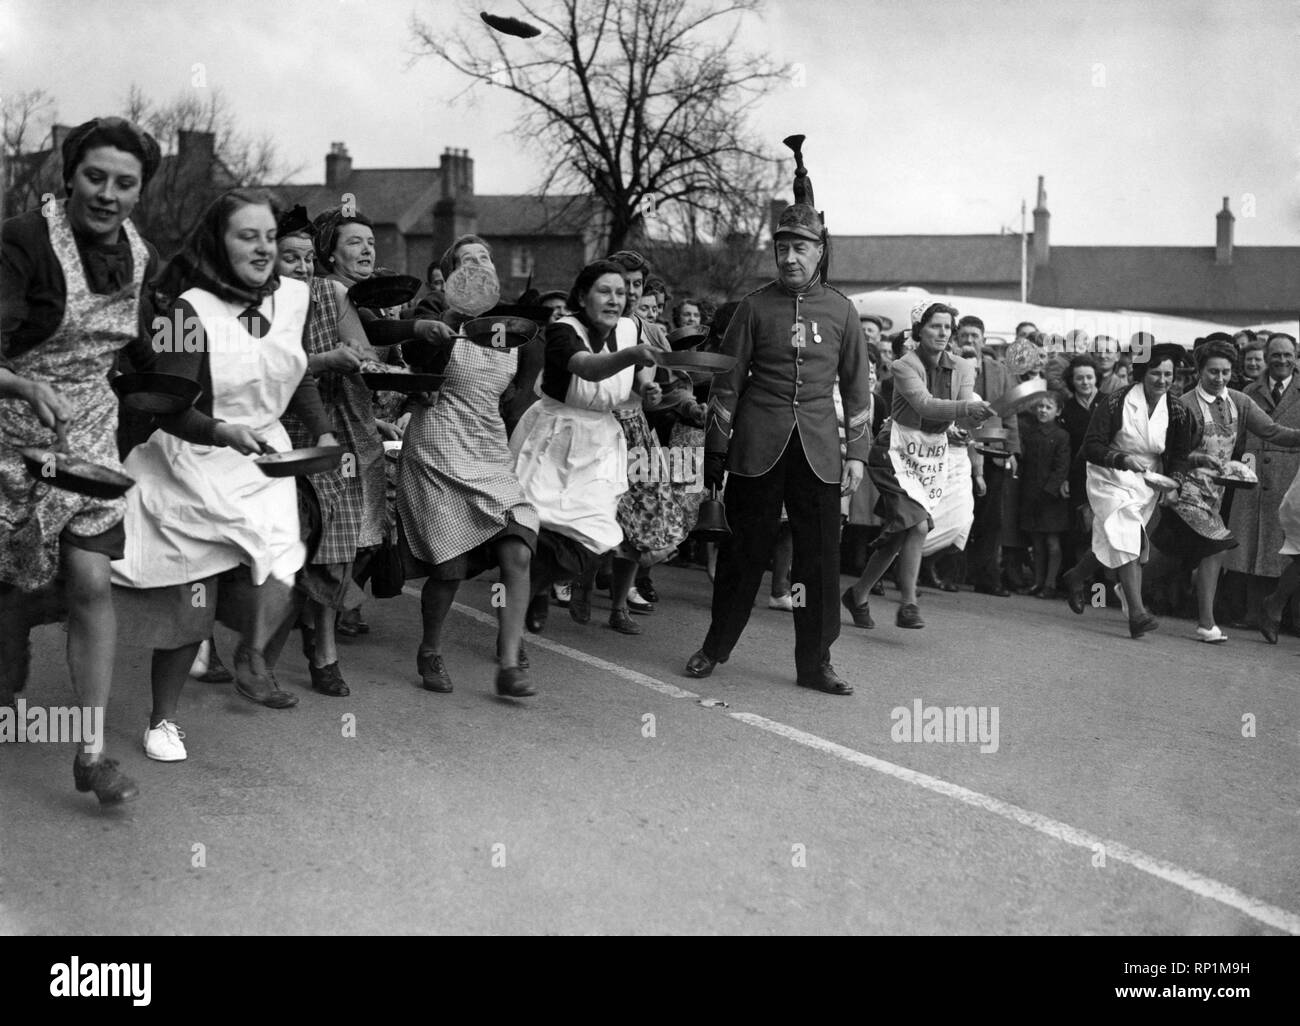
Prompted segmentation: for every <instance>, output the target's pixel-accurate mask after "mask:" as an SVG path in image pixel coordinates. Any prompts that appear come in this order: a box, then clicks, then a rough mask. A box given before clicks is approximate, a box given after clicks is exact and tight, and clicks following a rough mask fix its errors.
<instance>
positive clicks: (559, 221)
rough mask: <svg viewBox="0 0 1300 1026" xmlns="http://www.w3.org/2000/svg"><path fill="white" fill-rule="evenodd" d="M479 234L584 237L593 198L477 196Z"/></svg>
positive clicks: (589, 221) (590, 216) (592, 211)
mask: <svg viewBox="0 0 1300 1026" xmlns="http://www.w3.org/2000/svg"><path fill="white" fill-rule="evenodd" d="M474 209H475V210H476V211H477V212H478V233H479V234H480V235H492V236H501V235H552V236H554V235H581V234H582V232H583V229H585V228H586V227H588V225H590V224H591V221H592V218H593V216H594V203H593V202H592V199H591V197H590V196H475V197H474Z"/></svg>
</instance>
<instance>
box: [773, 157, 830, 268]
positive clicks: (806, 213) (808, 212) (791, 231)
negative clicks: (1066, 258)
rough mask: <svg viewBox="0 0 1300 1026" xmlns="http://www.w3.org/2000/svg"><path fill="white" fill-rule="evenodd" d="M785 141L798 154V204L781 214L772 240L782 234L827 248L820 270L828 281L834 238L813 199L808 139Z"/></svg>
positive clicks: (796, 183)
mask: <svg viewBox="0 0 1300 1026" xmlns="http://www.w3.org/2000/svg"><path fill="white" fill-rule="evenodd" d="M782 141H783V142H784V143H785V145H786V146H788V147H789V148H790V149H791V150H792V151H793V152H794V162H795V168H794V203H792V204H791V205H790V206H788V207H786V208H785V209H784V210H783V211H781V216H780V217H779V218H778V219H777V222H776V230H775V231H773V232H772V239H773V241H775V240H776V239H777V238H778V237H779V236H781V235H793V236H796V237H798V238H801V239H808V240H810V241H812V242H820V243H821V244H822V245H823V246H824V247H825V252H824V253H823V254H822V260H821V264H820V265H819V267H818V271H819V272H820V273H821V278H822V281H825V280H826V275H827V271H828V270H829V268H830V256H831V246H830V235H829V233H828V232H827V231H826V222H825V220H824V219H823V218H822V214H821V212H820V211H819V210H818V209H817V207H816V205H815V201H814V200H813V184H812V179H811V178H809V177H808V169H807V168H806V167H804V163H803V141H804V136H802V135H790V136H786V138H785V139H784V140H782Z"/></svg>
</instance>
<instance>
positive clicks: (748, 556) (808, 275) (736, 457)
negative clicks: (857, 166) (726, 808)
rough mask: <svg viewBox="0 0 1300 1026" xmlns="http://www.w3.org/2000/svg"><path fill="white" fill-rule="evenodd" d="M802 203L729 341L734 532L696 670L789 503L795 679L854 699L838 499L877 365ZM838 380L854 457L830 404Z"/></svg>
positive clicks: (718, 456) (711, 479) (753, 591)
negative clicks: (839, 653)
mask: <svg viewBox="0 0 1300 1026" xmlns="http://www.w3.org/2000/svg"><path fill="white" fill-rule="evenodd" d="M800 170H802V164H801V165H800ZM805 174H806V172H805ZM799 185H800V180H799V179H798V178H796V200H798V199H801V198H803V197H801V196H800V190H799ZM804 193H805V195H806V196H807V202H796V203H795V204H794V205H792V206H790V207H787V208H786V210H785V212H784V213H782V215H781V218H780V220H779V221H778V223H777V228H776V231H775V233H774V237H773V245H774V249H775V256H776V265H777V280H776V281H773V282H771V283H770V284H768V285H765V286H764V287H763V288H761V289H758V290H757V291H756V292H752V293H750V294H749V295H748V296H746V297H745V298H744V299H743V300H742V301H741V302H740V305H739V307H738V308H737V310H736V313H735V316H734V317H733V318H732V320H731V324H730V326H729V327H728V329H727V334H726V337H725V338H724V340H723V343H722V352H723V353H725V354H727V355H730V356H734V357H736V365H735V367H733V368H732V369H731V370H730V371H729V372H727V373H726V374H720V375H718V377H716V378H715V379H714V382H713V387H712V390H711V392H710V396H709V413H708V418H709V419H708V432H707V436H706V439H705V452H706V456H705V484H706V486H708V487H710V488H716V487H718V486H719V485H720V484H721V482H722V475H723V469H724V466H725V468H726V469H727V470H729V471H730V475H729V477H728V479H727V487H726V494H725V500H724V501H725V505H726V512H727V521H728V523H729V524H730V526H731V530H732V534H731V537H730V538H729V539H728V540H727V541H726V542H725V543H723V544H722V546H721V549H720V551H719V553H718V568H717V573H716V576H715V579H714V584H713V616H712V621H711V623H710V624H709V632H708V635H707V636H706V637H705V639H704V644H703V645H702V646H701V647H700V650H699V651H698V652H696V653H695V654H694V655H693V656H691V658H690V660H689V661H688V662H687V664H686V673H687V675H688V676H691V677H707V676H708V675H709V674H710V673H712V672H713V668H714V666H715V665H716V664H717V663H720V662H726V661H727V658H728V657H729V656H730V655H731V650H732V648H733V647H734V646H735V644H736V642H737V641H738V640H739V639H740V635H741V632H742V631H744V629H745V624H746V623H747V622H748V620H749V614H750V610H751V609H752V608H753V605H754V598H755V596H756V595H757V593H758V588H759V585H760V584H761V582H762V579H763V573H764V571H765V570H766V569H767V563H768V558H769V557H770V556H771V554H772V548H773V545H774V543H775V542H776V537H777V532H778V530H779V528H780V520H781V507H782V504H784V505H785V509H786V513H787V515H788V516H789V520H790V530H791V535H792V540H793V543H794V563H793V567H792V572H791V584H792V592H794V594H795V600H794V630H795V667H796V671H797V682H798V684H799V686H800V687H807V688H817V689H818V690H821V691H825V692H828V693H830V694H835V695H851V694H852V693H853V688H852V686H851V685H850V684H848V683H847V682H846V681H844V680H841V679H840V678H839V677H838V676H837V675H836V673H835V670H834V668H833V667H832V666H831V661H830V649H831V645H832V643H833V642H834V641H835V639H836V638H837V637H839V633H840V606H839V554H840V553H839V529H840V497H841V495H847V494H849V493H850V492H852V491H853V490H854V489H855V488H857V486H858V484H859V483H860V482H861V480H862V473H863V466H864V462H865V460H866V458H867V451H868V450H869V449H870V447H871V435H870V431H869V424H868V418H869V414H870V401H871V392H870V388H869V385H868V381H869V361H868V358H867V347H866V341H865V339H864V338H863V335H862V325H861V323H860V322H859V320H858V314H857V310H856V309H855V308H854V306H853V303H852V302H851V301H850V300H849V299H848V298H847V297H845V296H844V294H843V293H841V292H839V291H837V290H836V289H833V288H831V287H830V286H828V285H827V284H826V283H825V281H824V277H823V276H824V258H825V256H826V246H827V235H826V229H825V228H824V226H823V224H822V219H821V217H820V215H819V214H818V213H817V211H816V209H814V207H813V206H812V203H811V195H810V190H809V189H807V188H805V190H804ZM837 376H838V378H839V389H840V396H841V398H842V400H843V405H844V418H845V427H846V432H847V460H842V459H841V456H840V439H839V431H838V422H837V419H836V414H835V403H834V398H833V394H832V389H833V388H835V387H836V377H837Z"/></svg>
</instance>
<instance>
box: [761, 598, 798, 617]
mask: <svg viewBox="0 0 1300 1026" xmlns="http://www.w3.org/2000/svg"><path fill="white" fill-rule="evenodd" d="M767 608H768V609H784V610H785V611H786V612H787V613H792V612H794V599H793V598H792V597H791V596H789V595H773V596H772V597H771V598H769V599H768V600H767Z"/></svg>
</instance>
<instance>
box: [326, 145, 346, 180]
mask: <svg viewBox="0 0 1300 1026" xmlns="http://www.w3.org/2000/svg"><path fill="white" fill-rule="evenodd" d="M351 177H352V158H351V157H350V156H349V155H348V148H347V147H346V146H344V145H343V143H341V142H335V143H330V151H329V153H327V154H325V184H326V185H327V186H329V187H330V188H331V189H341V188H343V183H344V182H346V181H347V180H348V179H349V178H351Z"/></svg>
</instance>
